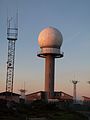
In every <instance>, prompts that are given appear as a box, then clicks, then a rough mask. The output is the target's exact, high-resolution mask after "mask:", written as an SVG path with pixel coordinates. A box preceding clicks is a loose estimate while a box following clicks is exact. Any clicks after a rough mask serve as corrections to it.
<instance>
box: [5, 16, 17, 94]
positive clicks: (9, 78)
mask: <svg viewBox="0 0 90 120" xmlns="http://www.w3.org/2000/svg"><path fill="white" fill-rule="evenodd" d="M17 19H18V18H17ZM17 19H16V20H17ZM14 23H15V20H14V18H13V17H11V18H9V17H8V16H7V40H8V58H7V75H6V92H11V93H13V80H14V62H15V43H16V40H17V37H18V26H17V25H15V24H14ZM16 24H17V22H16Z"/></svg>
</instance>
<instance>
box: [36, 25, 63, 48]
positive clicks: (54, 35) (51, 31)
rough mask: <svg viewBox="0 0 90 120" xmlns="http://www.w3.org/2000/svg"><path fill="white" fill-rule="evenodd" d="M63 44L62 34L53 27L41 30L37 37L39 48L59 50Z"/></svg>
mask: <svg viewBox="0 0 90 120" xmlns="http://www.w3.org/2000/svg"><path fill="white" fill-rule="evenodd" d="M62 42H63V37H62V34H61V32H60V31H59V30H57V29H56V28H54V27H47V28H45V29H43V30H42V31H41V32H40V34H39V36H38V44H39V46H40V48H49V47H50V48H60V47H61V45H62Z"/></svg>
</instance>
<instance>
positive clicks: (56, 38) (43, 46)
mask: <svg viewBox="0 0 90 120" xmlns="http://www.w3.org/2000/svg"><path fill="white" fill-rule="evenodd" d="M62 41H63V38H62V34H61V32H59V31H58V30H57V29H56V28H53V27H48V28H45V29H44V30H42V31H41V32H40V34H39V37H38V43H39V46H40V50H41V51H40V52H39V53H38V54H37V56H38V57H42V58H45V92H46V93H47V96H46V97H47V99H49V98H54V74H55V73H54V69H55V58H61V57H63V53H61V51H60V47H61V45H62Z"/></svg>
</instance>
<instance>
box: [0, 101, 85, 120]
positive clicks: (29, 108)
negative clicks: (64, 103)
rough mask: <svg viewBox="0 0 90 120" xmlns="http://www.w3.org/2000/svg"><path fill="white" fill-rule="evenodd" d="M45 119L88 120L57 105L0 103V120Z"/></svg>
mask: <svg viewBox="0 0 90 120" xmlns="http://www.w3.org/2000/svg"><path fill="white" fill-rule="evenodd" d="M40 117H45V118H46V119H47V120H60V119H61V120H87V118H86V117H85V116H83V115H81V114H80V113H77V112H73V111H71V110H65V109H64V110H61V109H59V108H58V107H56V104H47V103H45V102H41V101H36V102H33V103H31V104H24V103H18V104H17V103H14V102H12V103H10V105H7V102H6V101H2V102H0V120H7V119H8V120H26V118H27V120H29V119H28V118H40Z"/></svg>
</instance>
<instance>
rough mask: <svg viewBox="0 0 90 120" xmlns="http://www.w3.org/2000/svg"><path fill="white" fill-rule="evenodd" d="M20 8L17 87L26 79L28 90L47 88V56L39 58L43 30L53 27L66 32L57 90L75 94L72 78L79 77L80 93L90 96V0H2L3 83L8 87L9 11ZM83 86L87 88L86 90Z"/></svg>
mask: <svg viewBox="0 0 90 120" xmlns="http://www.w3.org/2000/svg"><path fill="white" fill-rule="evenodd" d="M17 8H18V40H17V41H16V61H15V79H14V89H15V91H16V92H17V91H18V90H19V89H20V88H21V87H23V83H24V81H25V84H26V89H27V90H28V92H32V91H37V90H44V59H41V58H38V57H37V51H38V50H39V46H38V42H37V40H38V35H39V32H40V31H41V30H42V29H43V28H45V27H47V26H53V27H56V28H57V29H59V30H60V31H61V33H62V35H63V45H62V51H64V54H65V56H64V58H63V59H58V60H56V71H55V72H56V73H55V90H63V91H64V92H67V93H69V94H72V84H71V82H70V80H72V79H75V80H79V81H80V82H79V83H78V87H77V90H78V96H82V95H87V96H90V93H88V91H89V90H90V86H89V85H88V84H87V81H88V80H90V55H89V51H90V0H0V85H1V91H2V90H4V89H5V79H6V61H7V39H6V38H7V34H6V29H7V14H8V16H15V15H16V11H17ZM82 88H83V89H82Z"/></svg>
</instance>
